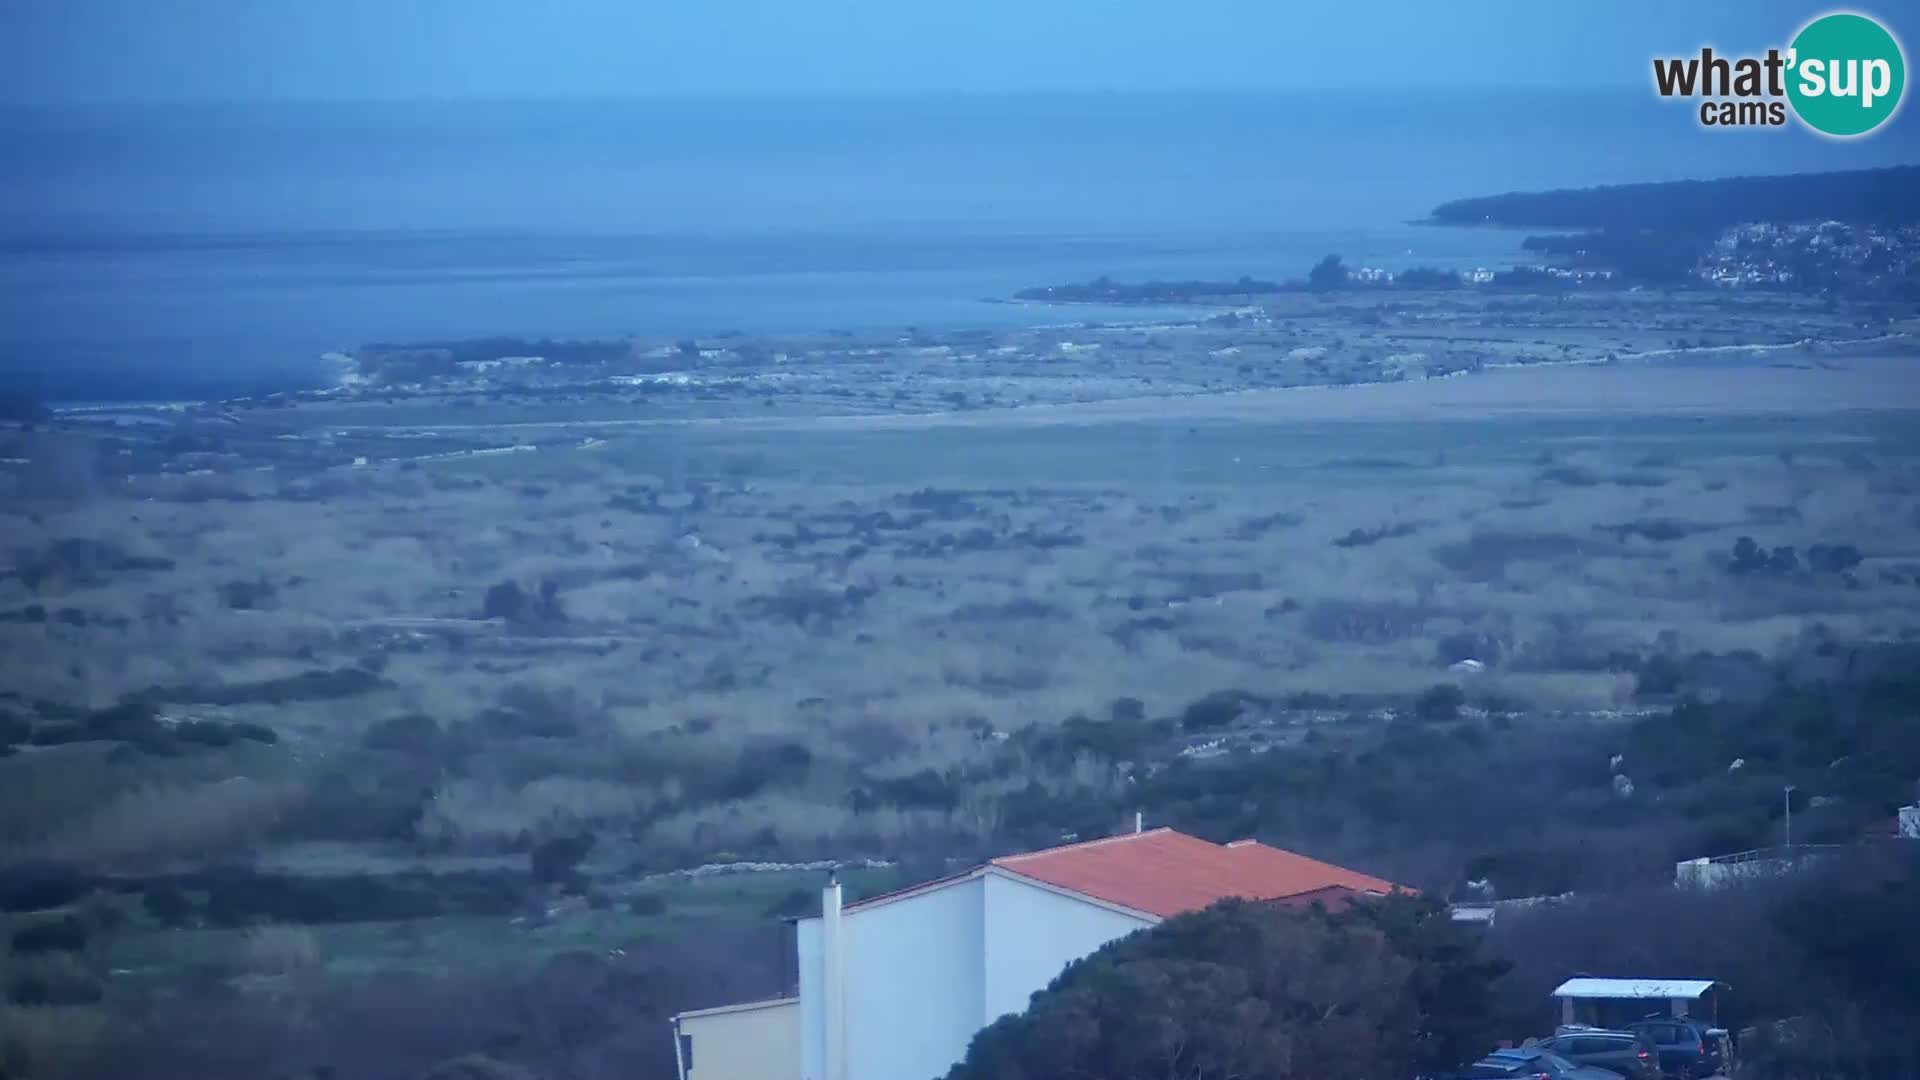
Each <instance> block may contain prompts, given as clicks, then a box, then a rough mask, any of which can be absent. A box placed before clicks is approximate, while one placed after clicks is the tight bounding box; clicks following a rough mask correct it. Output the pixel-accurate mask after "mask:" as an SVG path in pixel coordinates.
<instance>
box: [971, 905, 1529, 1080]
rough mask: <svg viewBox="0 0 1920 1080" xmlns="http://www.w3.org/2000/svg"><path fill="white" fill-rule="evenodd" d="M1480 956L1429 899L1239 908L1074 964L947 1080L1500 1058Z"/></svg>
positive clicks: (1291, 1071)
mask: <svg viewBox="0 0 1920 1080" xmlns="http://www.w3.org/2000/svg"><path fill="white" fill-rule="evenodd" d="M1449 934H1451V935H1453V936H1452V937H1448V936H1447V935H1449ZM1473 949H1474V945H1473V943H1472V941H1471V940H1469V939H1467V938H1465V937H1464V935H1463V932H1461V931H1460V930H1459V929H1458V928H1456V927H1453V926H1452V925H1451V923H1449V922H1448V921H1447V920H1446V917H1445V915H1444V913H1443V911H1442V909H1441V907H1440V906H1439V905H1437V904H1433V903H1431V902H1427V901H1420V900H1414V899H1411V898H1404V897H1401V898H1391V899H1388V900H1385V901H1382V902H1380V903H1378V904H1374V903H1363V904H1358V905H1356V906H1355V907H1353V908H1351V909H1349V910H1347V911H1344V912H1340V913H1329V912H1327V911H1325V910H1322V909H1320V908H1318V907H1315V908H1307V909H1301V908H1292V907H1282V906H1277V905H1272V904H1257V903H1249V902H1245V901H1239V900H1227V901H1223V902H1221V903H1219V904H1216V905H1214V906H1212V907H1209V908H1207V909H1205V910H1203V911H1198V912H1192V913H1189V914H1186V915H1180V916H1177V917H1175V918H1172V919H1168V920H1167V921H1166V922H1164V923H1161V924H1160V925H1159V926H1156V927H1154V928H1153V929H1151V930H1147V931H1143V932H1141V933H1138V934H1134V935H1132V936H1130V937H1127V938H1124V939H1122V940H1120V941H1117V942H1114V943H1112V944H1109V945H1107V946H1106V947H1105V948H1103V949H1101V950H1100V951H1098V952H1096V953H1094V954H1093V955H1092V956H1089V957H1087V958H1085V959H1082V960H1078V961H1076V962H1074V963H1073V964H1071V965H1069V966H1068V968H1067V970H1066V971H1065V972H1063V973H1062V974H1061V976H1060V977H1059V978H1058V979H1055V980H1054V982H1053V984H1052V985H1051V986H1049V987H1048V988H1047V989H1046V990H1044V991H1041V992H1040V993H1038V994H1035V995H1034V997H1033V1002H1032V1005H1031V1006H1030V1007H1029V1008H1028V1009H1027V1011H1026V1012H1025V1013H1022V1014H1019V1015H1015V1016H1007V1017H1003V1018H1001V1019H1000V1020H999V1021H997V1022H995V1023H994V1024H993V1025H991V1026H990V1027H987V1028H986V1029H984V1030H982V1031H981V1032H980V1033H979V1034H978V1035H976V1036H975V1037H974V1041H973V1045H972V1046H971V1047H969V1049H968V1051H967V1057H966V1059H965V1060H964V1061H962V1062H961V1063H960V1064H958V1065H956V1066H954V1068H953V1070H952V1071H951V1072H950V1073H949V1074H948V1080H987V1078H995V1080H999V1078H1006V1080H1028V1078H1031V1080H1041V1078H1043V1077H1044V1078H1051V1077H1059V1076H1097V1077H1102V1078H1104V1080H1131V1078H1141V1080H1145V1078H1147V1077H1169V1076H1177V1077H1183V1078H1188V1080H1216V1078H1217V1080H1226V1078H1228V1077H1235V1078H1249V1080H1251V1078H1262V1080H1266V1078H1271V1080H1286V1078H1292V1077H1303V1078H1304V1077H1322V1076H1377V1077H1386V1076H1395V1075H1406V1074H1407V1073H1408V1072H1409V1070H1411V1069H1412V1068H1413V1067H1414V1066H1415V1065H1416V1064H1421V1063H1425V1062H1429V1061H1436V1062H1437V1061H1444V1062H1445V1064H1447V1065H1457V1064H1459V1063H1460V1062H1461V1061H1462V1060H1465V1059H1467V1058H1470V1057H1472V1056H1474V1055H1477V1054H1479V1053H1480V1052H1482V1051H1484V1050H1485V1049H1486V1047H1487V1046H1488V1045H1489V1043H1488V1042H1487V1041H1486V1039H1485V1038H1484V1032H1485V1028H1486V1026H1487V1025H1488V1024H1489V1023H1490V1013H1488V1011H1487V1002H1488V1001H1489V1000H1490V993H1489V991H1488V989H1487V985H1486V984H1487V983H1489V982H1490V981H1491V979H1492V978H1493V977H1494V976H1495V975H1497V974H1498V973H1499V970H1500V969H1499V968H1498V967H1497V966H1494V965H1488V964H1484V963H1480V962H1478V961H1477V959H1475V958H1474V954H1473ZM1436 1019H1437V1020H1438V1021H1439V1023H1438V1024H1437V1025H1436V1023H1434V1021H1435V1020H1436Z"/></svg>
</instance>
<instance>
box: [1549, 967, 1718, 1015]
mask: <svg viewBox="0 0 1920 1080" xmlns="http://www.w3.org/2000/svg"><path fill="white" fill-rule="evenodd" d="M1719 985H1720V984H1719V983H1718V982H1716V981H1715V980H1713V979H1596V978H1586V977H1582V978H1577V979H1568V980H1567V981H1566V982H1563V983H1561V984H1560V988H1559V989H1557V990H1555V991H1554V992H1553V996H1554V997H1556V998H1559V999H1560V1022H1561V1023H1563V1024H1571V1023H1574V1022H1575V1020H1574V1011H1575V1009H1574V1004H1575V1002H1591V1003H1593V1004H1592V1005H1590V1006H1589V1010H1590V1011H1594V1012H1599V1013H1608V1012H1613V1013H1619V1012H1623V1011H1631V1009H1645V1008H1646V1003H1647V1002H1655V1001H1664V1002H1666V1003H1667V1011H1669V1012H1670V1013H1671V1014H1672V1015H1674V1016H1686V1015H1688V1013H1689V1011H1690V1006H1691V1004H1692V1003H1693V1002H1696V1001H1699V1000H1700V999H1701V998H1703V997H1705V996H1706V995H1707V994H1708V992H1710V991H1711V990H1713V988H1714V987H1716V986H1719ZM1626 1002H1633V1003H1635V1004H1634V1005H1633V1006H1631V1007H1625V1006H1624V1005H1623V1004H1622V1003H1626ZM1609 1006H1611V1008H1610V1007H1609Z"/></svg>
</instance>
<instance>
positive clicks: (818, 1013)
mask: <svg viewBox="0 0 1920 1080" xmlns="http://www.w3.org/2000/svg"><path fill="white" fill-rule="evenodd" d="M1398 888H1399V886H1396V885H1394V884H1393V883H1392V882H1388V881H1383V880H1381V879H1380V878H1376V877H1370V876H1368V875H1366V874H1362V873H1359V872H1357V871H1353V870H1347V869H1343V868H1341V867H1338V866H1333V865H1330V864H1328V863H1323V862H1319V861H1316V860H1314V859H1309V858H1307V857H1305V856H1302V855H1296V854H1293V853H1292V852H1288V851H1282V850H1280V849H1278V848H1272V847H1268V846H1266V845H1264V844H1261V843H1259V842H1257V841H1253V840H1240V841H1236V842H1234V843H1231V844H1214V843H1209V842H1208V841H1205V840H1201V839H1199V838H1197V837H1192V836H1187V835H1185V834H1182V833H1178V832H1174V831H1172V830H1170V829H1154V830H1151V831H1136V832H1133V833H1129V834H1125V835H1121V836H1111V837H1107V838H1105V839H1100V840H1092V841H1087V842H1084V843H1078V844H1069V845H1067V846H1065V847H1057V848H1049V849H1046V850H1043V851H1035V852H1029V853H1027V854H1024V855H1012V856H1008V857H1005V858H1000V859H995V860H993V861H992V862H989V863H986V864H984V865H982V866H977V867H975V868H973V869H972V870H968V871H966V872H964V873H960V874H956V875H953V876H951V877H946V878H941V879H939V880H937V881H929V882H926V883H924V884H920V885H915V886H913V887H911V888H907V889H902V890H900V891H898V892H892V893H887V894H885V895H882V896H876V897H872V898H870V899H867V900H863V901H861V902H859V903H855V904H848V905H845V906H843V905H842V903H841V889H840V886H839V885H838V884H837V883H836V884H831V885H829V886H827V888H826V889H825V891H824V892H823V894H822V896H821V913H820V914H819V915H817V916H814V917H811V918H805V919H801V920H798V923H797V926H796V928H795V929H796V932H795V951H796V954H797V960H798V969H799V978H798V982H799V995H798V999H797V1000H798V1004H797V1005H796V1006H791V1007H790V1006H788V1005H787V1004H784V1001H783V1002H768V1003H762V1005H761V1006H759V1007H758V1008H757V1009H756V1008H755V1007H752V1006H748V1007H739V1008H741V1009H743V1010H751V1011H745V1012H732V1013H729V1012H727V1011H725V1010H704V1011H703V1012H702V1013H685V1014H682V1015H681V1017H680V1018H679V1019H678V1020H677V1021H676V1025H675V1030H676V1034H677V1035H679V1036H682V1039H681V1045H680V1050H681V1053H682V1056H683V1058H684V1057H688V1056H690V1057H691V1060H692V1065H691V1067H690V1068H688V1069H687V1071H686V1073H685V1077H686V1080H753V1077H754V1076H767V1077H781V1078H786V1077H799V1078H800V1080H895V1078H898V1077H932V1076H940V1075H942V1074H944V1073H945V1072H946V1071H947V1070H948V1069H949V1068H951V1067H952V1066H953V1065H954V1064H955V1063H956V1062H958V1061H959V1060H960V1059H961V1058H962V1057H964V1056H965V1055H966V1051H967V1044H968V1043H969V1042H971V1041H972V1039H973V1036H974V1033H975V1032H977V1031H979V1030H980V1029H981V1028H983V1027H985V1026H987V1025H988V1024H990V1023H992V1022H993V1021H994V1020H997V1019H999V1018H1000V1017H1001V1016H1003V1015H1006V1014H1008V1013H1017V1012H1021V1011H1024V1010H1025V1009H1026V1007H1027V1002H1028V999H1029V998H1031V997H1032V996H1033V994H1034V993H1035V992H1036V991H1038V990H1041V989H1044V988H1045V987H1046V985H1047V984H1048V983H1049V982H1051V981H1052V980H1053V979H1054V977H1055V976H1057V975H1059V974H1060V971H1061V969H1063V968H1064V967H1066V965H1067V964H1069V963H1071V962H1072V961H1074V960H1078V959H1080V958H1081V957H1084V956H1086V955H1087V954H1089V953H1091V952H1093V951H1094V950H1096V949H1098V948H1100V947H1101V946H1102V945H1105V944H1106V943H1108V942H1110V941H1113V940H1115V939H1116V938H1121V937H1125V936H1126V935H1128V934H1131V933H1133V932H1134V931H1136V930H1141V929H1144V928H1146V927H1150V926H1153V925H1154V924H1155V923H1158V922H1159V921H1161V920H1162V919H1165V918H1167V917H1169V916H1173V915H1177V914H1180V913H1181V912H1185V911H1192V910H1195V909H1198V908H1202V907H1205V906H1207V905H1208V904H1211V903H1213V902H1214V901H1216V900H1221V899H1225V898H1227V897H1243V898H1246V899H1249V900H1258V901H1269V902H1274V903H1284V904H1298V905H1306V904H1310V903H1314V902H1320V903H1324V904H1329V905H1334V906H1341V905H1345V904H1348V903H1351V902H1352V901H1353V899H1354V898H1356V897H1359V896H1377V895H1384V894H1386V893H1390V892H1393V891H1395V890H1397V889H1398ZM784 1000H793V999H784ZM723 1016H733V1017H741V1016H752V1017H753V1019H751V1020H738V1021H736V1022H734V1023H733V1024H732V1025H731V1026H730V1027H721V1026H718V1025H714V1024H712V1021H713V1020H714V1019H715V1018H716V1017H723ZM789 1016H792V1017H795V1019H794V1020H793V1021H792V1025H793V1026H794V1027H795V1028H796V1029H797V1035H796V1036H794V1038H795V1039H797V1042H791V1041H788V1040H789V1036H788V1034H787V1032H788V1031H789V1027H790V1025H789V1020H788V1017H789ZM746 1025H754V1026H755V1027H756V1030H759V1031H761V1032H763V1033H764V1037H765V1038H766V1039H769V1040H778V1041H779V1042H780V1045H782V1046H783V1047H788V1048H790V1049H791V1050H792V1052H793V1054H794V1056H793V1058H792V1059H791V1061H792V1062H793V1064H792V1066H791V1067H783V1068H781V1069H779V1070H774V1069H771V1067H769V1071H767V1072H764V1073H758V1074H752V1075H749V1074H747V1073H744V1072H728V1073H724V1074H723V1073H722V1072H719V1071H717V1070H718V1069H719V1066H710V1065H708V1066H703V1064H702V1063H703V1062H708V1063H710V1062H712V1061H713V1060H714V1055H715V1054H720V1055H726V1054H729V1053H731V1051H730V1050H726V1049H716V1050H711V1051H710V1050H709V1049H708V1042H709V1040H711V1039H721V1040H729V1041H731V1040H734V1039H737V1038H740V1037H742V1034H741V1033H742V1031H743V1030H744V1028H745V1026H746ZM709 1032H711V1033H712V1034H709ZM722 1060H723V1061H731V1059H730V1058H726V1057H722ZM734 1067H735V1066H733V1065H731V1064H729V1065H728V1066H727V1068H730V1069H731V1068H734ZM708 1068H712V1069H714V1070H716V1071H706V1070H707V1069H708Z"/></svg>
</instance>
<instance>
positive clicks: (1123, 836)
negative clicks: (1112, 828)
mask: <svg viewBox="0 0 1920 1080" xmlns="http://www.w3.org/2000/svg"><path fill="white" fill-rule="evenodd" d="M1172 832H1174V830H1173V829H1172V827H1170V826H1167V825H1162V826H1160V827H1159V828H1155V829H1147V830H1145V831H1143V832H1128V833H1115V834H1113V835H1112V836H1097V837H1094V838H1093V839H1092V840H1081V841H1078V842H1076V843H1072V844H1061V845H1060V846H1059V847H1050V848H1041V849H1039V850H1038V851H1022V852H1020V853H1018V854H1015V855H1002V856H1000V857H999V858H995V859H988V860H987V862H986V865H988V866H1005V865H1007V864H1008V863H1012V862H1018V861H1019V860H1021V859H1031V858H1035V857H1037V856H1040V855H1052V854H1055V853H1057V852H1061V851H1079V850H1081V849H1083V848H1090V847H1097V846H1099V845H1101V844H1111V843H1114V842H1116V841H1120V840H1138V839H1139V838H1141V837H1143V836H1156V835H1159V834H1160V833H1172ZM1175 835H1180V836H1184V835H1186V834H1185V833H1177V834H1175ZM1191 839H1195V840H1199V839H1200V838H1199V837H1197V836H1196V837H1192V838H1191ZM1200 842H1201V843H1203V844H1204V843H1207V842H1208V841H1205V840H1200Z"/></svg>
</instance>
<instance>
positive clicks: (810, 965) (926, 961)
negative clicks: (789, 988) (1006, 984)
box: [796, 878, 986, 1080]
mask: <svg viewBox="0 0 1920 1080" xmlns="http://www.w3.org/2000/svg"><path fill="white" fill-rule="evenodd" d="M982 884H983V882H982V881H981V879H979V878H974V879H971V880H963V881H959V882H955V883H954V884H952V885H948V886H945V887H942V888H938V889H930V890H928V891H926V892H923V893H920V894H919V895H917V896H910V897H906V898H903V899H899V900H894V901H891V902H889V903H885V904H880V905H877V906H875V907H870V908H865V909H862V910H857V911H851V912H848V913H846V914H845V915H844V916H843V919H842V924H841V925H842V934H843V937H844V938H845V957H844V961H845V970H846V977H845V978H846V988H845V994H846V1030H847V1037H846V1046H847V1073H846V1080H898V1078H900V1077H927V1078H932V1077H938V1076H941V1075H943V1074H945V1073H946V1071H947V1069H948V1068H949V1067H951V1066H952V1065H953V1063H954V1062H956V1061H958V1060H960V1058H961V1057H962V1056H963V1055H964V1054H965V1053H966V1048H967V1043H968V1042H969V1041H970V1040H971V1039H972V1038H973V1033H974V1032H976V1031H978V1030H979V1029H980V1028H981V1027H982V1026H983V1023H984V1021H983V1020H982V1013H981V1002H982V1000H983V999H984V997H985V991H984V966H985V965H984V956H985V952H986V950H985V944H984V941H983V940H982V928H983V925H984V912H983V910H982V895H983V889H982ZM796 951H797V952H798V956H799V961H800V1023H801V1029H802V1030H801V1038H800V1062H801V1077H802V1080H826V1052H825V1051H826V1046H825V1037H824V1025H825V1021H826V1009H825V1006H824V1003H823V1001H822V991H823V982H824V965H823V963H822V960H823V957H822V955H821V927H820V920H819V919H817V918H815V919H804V920H801V922H800V924H799V927H798V935H797V942H796Z"/></svg>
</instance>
